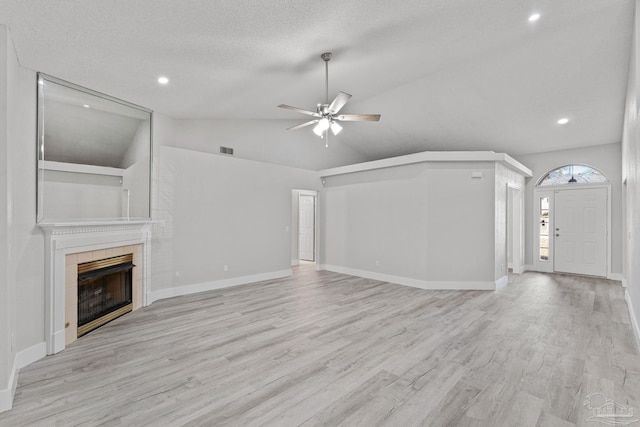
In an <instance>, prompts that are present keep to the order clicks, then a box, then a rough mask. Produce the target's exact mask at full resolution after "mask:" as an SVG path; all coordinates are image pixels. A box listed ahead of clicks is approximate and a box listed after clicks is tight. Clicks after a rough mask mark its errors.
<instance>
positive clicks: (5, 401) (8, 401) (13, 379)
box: [0, 359, 18, 412]
mask: <svg viewBox="0 0 640 427" xmlns="http://www.w3.org/2000/svg"><path fill="white" fill-rule="evenodd" d="M17 386H18V370H17V369H16V363H15V359H14V362H13V366H12V367H11V375H9V382H8V383H7V388H5V389H4V390H0V412H4V411H8V410H9V409H11V408H12V407H13V396H14V395H15V394H16V387H17Z"/></svg>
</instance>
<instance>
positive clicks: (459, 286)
mask: <svg viewBox="0 0 640 427" xmlns="http://www.w3.org/2000/svg"><path fill="white" fill-rule="evenodd" d="M318 270H327V271H333V272H335V273H342V274H348V275H350V276H358V277H364V278H366V279H373V280H380V281H381V282H389V283H396V284H398V285H404V286H411V287H413V288H420V289H430V290H480V291H494V290H495V289H496V283H495V282H471V281H446V282H445V281H432V280H429V281H427V280H419V279H412V278H410V277H402V276H393V275H389V274H382V273H376V272H373V271H367V270H357V269H355V268H349V267H341V266H337V265H330V264H321V265H320V264H318Z"/></svg>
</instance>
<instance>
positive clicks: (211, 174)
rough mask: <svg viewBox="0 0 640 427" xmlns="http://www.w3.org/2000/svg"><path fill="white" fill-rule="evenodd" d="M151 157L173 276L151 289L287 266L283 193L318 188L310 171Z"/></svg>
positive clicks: (287, 208)
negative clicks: (156, 166)
mask: <svg viewBox="0 0 640 427" xmlns="http://www.w3.org/2000/svg"><path fill="white" fill-rule="evenodd" d="M176 137H177V138H181V135H179V134H176ZM156 154H157V155H158V154H159V155H160V169H161V175H160V194H161V197H162V198H163V202H162V203H163V204H164V205H163V212H162V213H161V216H162V218H159V219H164V221H165V226H164V228H169V229H170V230H171V245H172V249H171V252H172V262H171V264H172V267H173V269H174V272H173V273H172V275H171V276H172V283H167V282H166V281H164V282H162V283H153V285H152V286H153V291H154V292H157V291H162V290H164V289H165V287H166V286H170V287H171V288H174V293H176V294H178V293H181V292H182V291H181V290H179V288H181V287H191V288H193V287H194V286H199V285H203V286H204V284H207V283H209V284H213V283H214V282H220V281H228V280H230V279H234V278H242V277H248V276H253V275H260V274H266V273H274V272H282V271H285V270H289V269H290V268H291V259H292V255H291V235H290V233H291V229H290V227H291V194H292V192H291V191H292V189H294V188H309V189H318V188H319V187H320V181H319V178H318V175H317V173H316V172H313V171H308V170H302V169H295V168H291V167H285V166H278V165H273V164H268V163H260V162H255V161H250V160H244V159H237V158H234V157H230V156H225V155H216V154H207V153H203V152H197V151H191V150H185V149H180V148H173V147H166V146H165V147H160V149H159V153H156ZM287 228H289V231H287ZM224 265H227V266H228V271H224V269H223V266H224ZM175 272H179V274H180V277H179V278H177V277H175ZM212 286H213V285H212ZM205 287H206V286H205ZM161 294H162V295H170V294H171V293H169V294H167V293H166V292H165V293H161Z"/></svg>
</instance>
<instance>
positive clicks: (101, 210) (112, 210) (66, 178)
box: [43, 170, 123, 221]
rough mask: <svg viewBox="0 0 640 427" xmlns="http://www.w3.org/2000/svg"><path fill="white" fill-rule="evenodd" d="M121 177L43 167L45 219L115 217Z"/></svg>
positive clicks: (118, 201)
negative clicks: (44, 168) (45, 168)
mask: <svg viewBox="0 0 640 427" xmlns="http://www.w3.org/2000/svg"><path fill="white" fill-rule="evenodd" d="M121 179H122V178H121V177H119V176H108V175H94V174H87V173H77V172H63V171H53V170H45V171H44V180H43V187H44V191H43V202H44V206H43V212H44V220H45V221H46V220H52V219H69V218H118V217H120V215H121V212H122V201H123V195H122V193H123V192H122V184H121V182H120V181H121Z"/></svg>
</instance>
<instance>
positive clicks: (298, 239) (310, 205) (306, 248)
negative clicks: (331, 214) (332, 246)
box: [291, 190, 318, 266]
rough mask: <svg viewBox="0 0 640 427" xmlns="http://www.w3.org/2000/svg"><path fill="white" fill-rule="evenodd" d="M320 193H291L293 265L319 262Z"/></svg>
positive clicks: (296, 191) (299, 191)
mask: <svg viewBox="0 0 640 427" xmlns="http://www.w3.org/2000/svg"><path fill="white" fill-rule="evenodd" d="M317 198H318V192H317V191H313V190H292V191H291V219H292V220H291V265H292V266H295V265H300V264H307V265H308V264H316V262H317V258H318V257H317V247H318V239H317V229H318V224H317V217H318V215H317V211H318V206H317V205H318V203H317Z"/></svg>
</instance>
